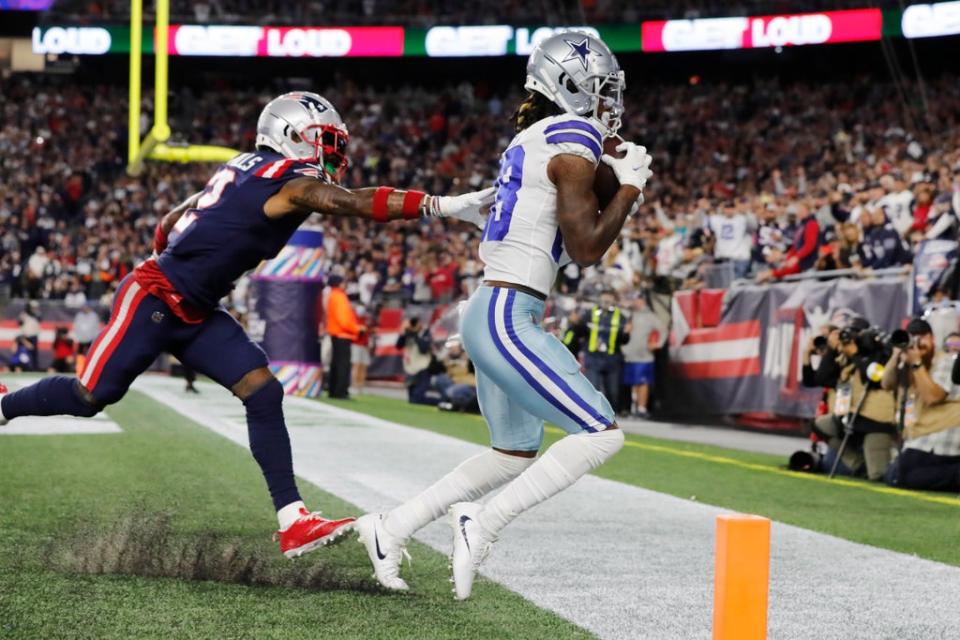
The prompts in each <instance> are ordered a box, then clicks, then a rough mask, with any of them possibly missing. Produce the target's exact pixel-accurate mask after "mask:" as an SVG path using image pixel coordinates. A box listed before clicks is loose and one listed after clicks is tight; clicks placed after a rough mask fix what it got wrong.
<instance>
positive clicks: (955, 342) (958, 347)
mask: <svg viewBox="0 0 960 640" xmlns="http://www.w3.org/2000/svg"><path fill="white" fill-rule="evenodd" d="M943 352H944V353H946V354H948V355H951V356H957V355H960V332H957V331H951V332H950V333H948V334H947V337H946V338H944V339H943Z"/></svg>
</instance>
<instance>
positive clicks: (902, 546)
mask: <svg viewBox="0 0 960 640" xmlns="http://www.w3.org/2000/svg"><path fill="white" fill-rule="evenodd" d="M323 402H329V403H330V404H333V405H335V406H339V407H344V408H349V409H352V410H355V411H362V412H364V413H368V414H370V415H373V416H377V417H379V418H383V419H386V420H391V421H394V422H399V423H401V424H406V425H410V426H414V427H419V428H421V429H429V430H430V431H435V432H437V433H443V434H446V435H450V436H454V437H457V438H462V439H464V440H469V441H470V442H476V443H479V444H488V443H489V438H488V436H487V428H486V424H485V423H484V422H483V419H482V418H481V417H480V416H476V415H466V414H454V413H445V412H442V411H438V410H436V409H434V408H432V407H424V406H417V405H411V404H408V403H406V402H404V401H400V400H393V399H389V398H382V397H376V396H361V397H359V398H357V399H353V400H347V401H337V400H326V399H325V400H323ZM561 435H563V432H561V431H560V430H559V429H557V428H556V427H547V440H546V444H549V443H551V442H554V441H556V439H557V438H559V437H561ZM785 465H786V460H784V459H783V458H780V457H777V456H771V455H766V454H761V453H748V452H743V451H734V450H730V449H721V448H719V447H712V446H708V445H697V444H687V443H681V442H673V441H667V440H660V439H656V438H648V437H643V436H637V435H628V436H627V446H625V447H624V448H623V450H622V451H621V452H620V453H618V454H617V455H616V456H615V457H614V458H613V459H612V460H610V461H608V462H607V463H606V464H605V465H603V466H602V467H600V468H599V469H598V470H597V471H596V472H595V473H596V475H598V476H601V477H604V478H609V479H611V480H619V481H621V482H626V483H629V484H634V485H637V486H640V487H644V488H647V489H652V490H654V491H660V492H663V493H668V494H671V495H675V496H678V497H681V498H689V499H695V500H698V501H700V502H705V503H707V504H712V505H716V506H720V507H725V508H728V509H732V510H734V511H742V512H745V513H754V514H759V515H764V516H767V517H769V518H772V519H774V520H778V521H780V522H785V523H788V524H793V525H796V526H799V527H804V528H806V529H812V530H815V531H821V532H823V533H828V534H831V535H835V536H839V537H841V538H847V539H848V540H853V541H855V542H862V543H865V544H870V545H873V546H877V547H884V548H887V549H893V550H895V551H901V552H904V553H909V554H916V555H918V556H920V557H923V558H929V559H931V560H938V561H940V562H945V563H948V564H954V565H960V547H958V546H957V544H956V541H957V540H960V499H957V496H950V495H947V494H933V493H929V494H921V493H916V492H907V491H891V490H890V489H889V488H888V487H886V486H884V485H881V484H877V483H870V482H866V481H861V480H852V479H838V480H834V481H829V480H827V479H826V478H825V477H824V476H813V475H809V474H793V473H788V472H785V471H783V470H782V469H781V468H782V467H784V466H785Z"/></svg>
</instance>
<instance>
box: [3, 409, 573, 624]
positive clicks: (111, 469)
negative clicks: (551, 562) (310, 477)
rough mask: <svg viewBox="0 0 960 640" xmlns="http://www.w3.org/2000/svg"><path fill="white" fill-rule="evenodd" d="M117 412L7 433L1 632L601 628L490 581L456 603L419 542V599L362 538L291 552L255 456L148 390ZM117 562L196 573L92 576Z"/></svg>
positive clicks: (312, 501)
mask: <svg viewBox="0 0 960 640" xmlns="http://www.w3.org/2000/svg"><path fill="white" fill-rule="evenodd" d="M108 414H109V415H110V416H111V417H112V418H113V419H114V420H115V421H116V422H117V423H119V424H120V426H121V427H122V428H123V430H124V431H123V433H122V434H104V435H85V436H80V435H69V436H4V437H0V638H29V639H34V638H36V639H47V638H231V639H233V638H256V639H260V638H304V639H309V640H316V638H320V637H326V636H333V637H336V638H338V639H339V638H363V639H364V640H370V639H374V638H449V637H457V638H500V637H506V636H507V635H510V636H511V637H518V638H546V637H550V638H581V637H589V634H587V633H586V632H584V631H582V630H580V629H579V628H577V627H575V626H573V625H572V624H570V623H568V622H566V621H564V620H562V619H560V618H558V617H557V616H555V615H553V614H551V613H548V612H546V611H543V610H541V609H538V608H536V607H534V606H533V605H531V604H530V603H529V602H527V601H526V600H524V599H522V598H521V597H520V596H518V595H516V594H514V593H512V592H510V591H508V590H506V589H504V588H502V587H499V586H497V585H495V584H493V583H491V582H489V581H485V580H482V581H479V582H478V583H477V587H476V589H475V592H474V598H473V599H472V600H470V601H467V602H463V603H458V602H455V601H454V600H453V597H452V595H451V593H450V585H449V583H448V582H447V575H448V573H447V567H446V558H444V557H442V556H441V555H440V554H438V553H436V552H434V551H432V550H430V549H429V548H427V547H425V546H423V545H419V544H416V543H415V544H414V545H412V546H411V551H412V553H413V555H414V557H415V558H416V562H415V563H414V564H413V566H412V568H409V569H405V570H404V571H405V575H408V576H409V578H408V579H409V581H410V583H411V586H412V589H413V592H412V593H410V594H402V595H393V594H386V593H381V592H379V591H378V590H377V588H376V585H375V582H374V581H373V579H372V578H371V577H370V574H371V570H370V568H369V562H368V560H367V558H366V553H365V551H364V549H363V547H361V546H360V545H359V544H357V543H356V542H354V541H353V540H354V538H352V537H351V538H350V540H349V541H347V542H345V543H343V544H341V545H339V546H337V547H333V548H331V549H328V550H324V551H323V552H318V553H314V554H311V555H308V556H306V557H304V558H303V559H301V560H299V561H297V562H290V561H288V560H286V559H284V558H283V557H282V556H281V555H280V553H279V550H278V548H277V546H276V543H274V542H272V541H271V540H270V534H271V532H272V530H273V529H274V528H275V527H276V520H275V518H274V516H273V513H272V509H271V508H270V503H269V498H268V496H267V493H266V490H265V486H264V483H263V480H262V478H261V476H260V473H259V470H258V468H257V466H256V463H255V462H254V461H253V458H252V457H251V456H250V454H249V453H248V452H247V451H245V450H243V449H242V448H240V447H238V446H236V445H234V444H232V443H230V442H228V441H227V440H225V439H223V438H222V437H220V436H218V435H216V434H214V433H212V432H210V431H207V430H206V429H203V428H201V427H198V426H196V425H190V424H184V421H183V419H182V418H181V417H180V416H179V415H178V414H175V413H173V412H172V411H170V410H169V409H167V408H165V407H164V406H162V405H160V404H158V403H156V402H154V401H153V400H150V399H148V398H147V397H145V396H143V395H142V394H140V393H137V392H135V391H132V392H130V394H129V395H128V396H127V398H126V399H125V400H123V402H121V403H120V404H118V405H116V406H115V407H112V408H110V409H109V411H108ZM301 489H302V490H303V493H304V498H305V499H306V500H307V503H308V505H309V506H310V507H311V508H313V509H318V508H319V509H322V510H324V511H325V512H326V513H328V514H334V515H340V514H345V513H355V512H356V510H355V509H354V508H352V507H351V506H350V505H348V504H346V503H344V502H342V501H340V500H338V499H336V498H334V497H332V496H330V495H329V494H326V493H324V492H322V491H319V490H317V489H316V488H313V487H310V486H307V485H305V484H304V483H301ZM161 514H167V516H164V515H161ZM167 517H168V518H169V522H170V525H169V526H170V531H169V537H167V538H166V539H165V536H166V531H165V530H164V527H165V520H166V518H167ZM131 518H133V519H132V521H131ZM131 522H132V526H131ZM118 540H120V541H121V542H122V541H123V540H126V541H127V544H126V546H125V547H124V545H123V544H122V543H117V542H116V541H118ZM225 553H229V554H230V556H231V557H232V560H230V561H229V562H227V561H224V560H223V555H224V554H225ZM141 556H146V557H141ZM117 569H119V570H133V571H135V572H137V573H140V572H147V573H150V574H151V575H156V574H157V573H159V574H162V575H175V576H191V577H193V578H196V579H190V580H188V579H174V578H162V577H130V576H124V575H119V576H118V575H96V574H91V573H90V572H91V571H92V572H97V571H104V570H106V571H113V570H117ZM203 578H212V579H207V580H203ZM222 579H227V580H239V581H241V582H245V581H254V582H259V583H261V584H263V586H248V585H246V584H224V583H223V582H220V581H219V580H222ZM274 584H281V585H283V584H295V585H308V586H309V585H312V587H311V588H303V587H284V586H270V585H274Z"/></svg>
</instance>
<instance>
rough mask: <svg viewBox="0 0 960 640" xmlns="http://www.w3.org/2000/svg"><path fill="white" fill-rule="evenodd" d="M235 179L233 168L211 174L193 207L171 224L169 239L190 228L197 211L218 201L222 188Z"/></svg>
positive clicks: (235, 173)
mask: <svg viewBox="0 0 960 640" xmlns="http://www.w3.org/2000/svg"><path fill="white" fill-rule="evenodd" d="M236 179H237V172H236V171H234V170H233V169H228V168H227V167H224V168H222V169H220V170H219V171H217V172H216V173H215V174H213V177H212V178H210V180H209V182H207V188H206V189H204V190H203V195H202V196H200V199H199V200H197V206H196V208H194V209H190V210H189V211H187V212H186V213H185V214H183V215H182V216H180V219H179V220H177V223H176V224H175V225H173V230H172V232H171V233H170V240H171V241H172V240H173V239H175V238H176V237H178V236H180V235H183V232H184V231H186V230H187V229H189V228H190V225H192V224H193V223H194V222H196V221H197V213H198V212H199V211H200V210H201V209H208V208H209V207H212V206H213V205H215V204H217V202H219V201H220V197H221V196H223V190H224V189H226V188H227V185H228V184H231V183H232V182H233V181H234V180H236Z"/></svg>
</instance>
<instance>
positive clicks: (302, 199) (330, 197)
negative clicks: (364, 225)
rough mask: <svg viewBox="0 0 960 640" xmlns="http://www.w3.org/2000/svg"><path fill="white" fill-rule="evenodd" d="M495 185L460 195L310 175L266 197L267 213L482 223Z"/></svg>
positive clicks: (274, 214)
mask: <svg viewBox="0 0 960 640" xmlns="http://www.w3.org/2000/svg"><path fill="white" fill-rule="evenodd" d="M493 196H494V188H493V187H490V188H488V189H483V190H482V191H475V192H472V193H465V194H463V195H459V196H431V195H428V194H426V193H423V192H422V191H403V190H400V189H394V188H393V187H377V188H369V189H344V188H343V187H340V186H337V185H333V184H327V183H324V182H319V181H317V180H313V179H310V178H302V179H297V180H291V181H290V182H288V183H287V184H285V185H284V187H283V188H282V189H281V190H280V192H279V193H278V194H277V195H276V196H274V197H273V198H271V199H270V200H268V201H267V203H266V205H265V206H264V211H265V213H266V214H267V216H269V217H282V216H284V215H287V214H290V213H294V212H301V213H302V212H304V211H316V212H318V213H322V214H327V215H334V216H351V217H356V218H369V219H371V220H375V221H377V222H387V221H389V220H414V219H417V218H424V217H434V218H456V219H458V220H464V221H466V222H471V223H473V224H475V225H477V226H478V227H482V226H483V215H482V214H483V212H484V211H485V209H486V208H488V207H489V206H490V204H491V203H492V202H493Z"/></svg>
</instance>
